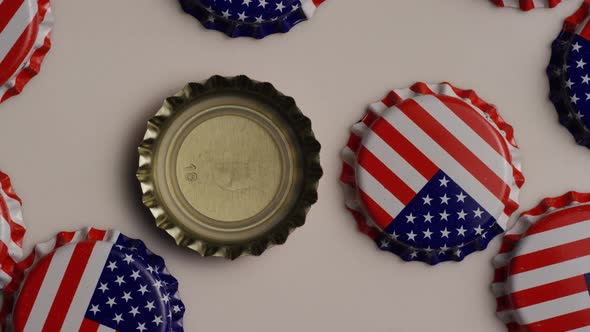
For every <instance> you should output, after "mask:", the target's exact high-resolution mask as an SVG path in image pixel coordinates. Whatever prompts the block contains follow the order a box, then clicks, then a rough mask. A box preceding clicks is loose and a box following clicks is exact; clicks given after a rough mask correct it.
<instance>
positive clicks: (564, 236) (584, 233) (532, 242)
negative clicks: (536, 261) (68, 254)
mask: <svg viewBox="0 0 590 332" xmlns="http://www.w3.org/2000/svg"><path fill="white" fill-rule="evenodd" d="M586 238H590V221H583V222H579V223H575V224H572V225H568V226H564V227H560V228H556V229H552V230H549V231H545V232H542V233H537V234H531V235H528V236H527V237H526V239H525V240H524V241H521V242H520V243H519V246H518V252H517V253H516V254H517V255H518V256H522V255H526V254H529V253H533V252H536V251H539V250H543V249H548V248H553V247H556V246H559V245H562V244H566V243H571V242H574V241H579V240H583V239H586ZM518 256H517V257H518Z"/></svg>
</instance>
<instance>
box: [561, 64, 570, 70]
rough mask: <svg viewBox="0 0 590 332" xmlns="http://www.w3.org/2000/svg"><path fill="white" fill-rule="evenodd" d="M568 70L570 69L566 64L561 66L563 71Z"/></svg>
mask: <svg viewBox="0 0 590 332" xmlns="http://www.w3.org/2000/svg"><path fill="white" fill-rule="evenodd" d="M568 69H570V66H569V65H568V64H567V63H566V64H565V65H563V71H567V70H568Z"/></svg>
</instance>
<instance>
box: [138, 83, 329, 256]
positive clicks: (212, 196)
mask: <svg viewBox="0 0 590 332" xmlns="http://www.w3.org/2000/svg"><path fill="white" fill-rule="evenodd" d="M320 148H321V146H320V143H319V142H318V141H317V140H316V139H315V136H314V133H313V130H312V127H311V121H310V120H309V119H308V118H307V117H306V116H305V115H303V113H302V112H301V110H299V108H298V107H297V104H296V103H295V101H294V99H293V98H291V97H288V96H285V95H283V94H281V93H280V92H279V91H277V90H276V89H275V88H274V87H273V86H272V84H270V83H262V82H257V81H254V80H251V79H249V78H248V77H246V76H237V77H221V76H214V77H211V78H210V79H208V80H206V81H205V82H202V83H189V84H187V85H186V86H185V87H184V89H183V90H182V91H181V92H179V93H178V94H176V95H175V96H174V97H170V98H167V99H166V101H165V102H164V105H163V106H162V108H161V109H160V110H159V111H158V112H157V113H156V115H155V116H154V117H153V118H152V119H151V120H150V121H149V123H148V126H147V131H146V134H145V136H144V140H143V142H142V143H141V144H140V146H139V155H140V157H139V168H138V171H137V178H138V180H139V181H140V184H141V188H142V191H143V203H144V205H145V206H146V207H147V208H149V209H150V211H151V213H152V215H153V216H154V219H155V222H156V224H157V226H158V227H160V228H162V229H164V230H166V232H168V234H169V235H170V236H172V237H173V238H174V239H175V240H176V243H177V244H178V245H180V246H184V247H188V248H190V249H192V250H194V251H196V252H197V253H199V254H200V255H203V256H219V257H225V258H228V259H236V258H238V257H240V256H243V255H256V256H258V255H261V254H262V253H263V252H264V251H265V250H266V249H267V248H269V247H271V246H274V245H277V244H283V243H284V242H285V241H286V240H287V237H288V236H289V234H290V233H291V232H292V231H293V230H294V229H295V228H297V227H300V226H302V225H303V224H304V222H305V219H306V214H307V212H308V210H309V209H310V207H311V205H312V204H314V203H315V202H316V201H317V187H318V182H319V179H320V177H321V176H322V168H321V166H320V159H319V152H320Z"/></svg>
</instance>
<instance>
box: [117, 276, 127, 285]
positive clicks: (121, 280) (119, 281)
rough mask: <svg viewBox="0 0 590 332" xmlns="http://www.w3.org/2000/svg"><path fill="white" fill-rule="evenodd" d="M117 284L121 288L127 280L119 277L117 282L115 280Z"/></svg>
mask: <svg viewBox="0 0 590 332" xmlns="http://www.w3.org/2000/svg"><path fill="white" fill-rule="evenodd" d="M115 283H116V284H118V285H119V286H121V285H122V284H124V283H125V280H123V276H117V280H115Z"/></svg>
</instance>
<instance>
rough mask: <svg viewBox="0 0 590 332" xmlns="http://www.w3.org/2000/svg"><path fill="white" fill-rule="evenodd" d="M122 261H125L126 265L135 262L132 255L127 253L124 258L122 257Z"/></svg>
mask: <svg viewBox="0 0 590 332" xmlns="http://www.w3.org/2000/svg"><path fill="white" fill-rule="evenodd" d="M123 261H124V262H125V263H127V265H129V264H131V263H133V262H135V260H134V259H133V255H127V254H125V258H123Z"/></svg>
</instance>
